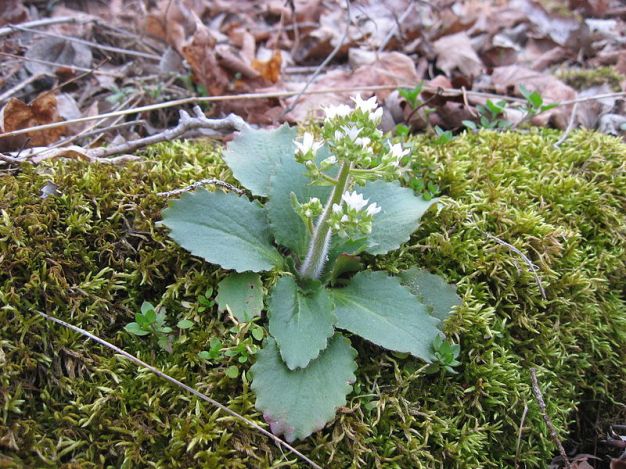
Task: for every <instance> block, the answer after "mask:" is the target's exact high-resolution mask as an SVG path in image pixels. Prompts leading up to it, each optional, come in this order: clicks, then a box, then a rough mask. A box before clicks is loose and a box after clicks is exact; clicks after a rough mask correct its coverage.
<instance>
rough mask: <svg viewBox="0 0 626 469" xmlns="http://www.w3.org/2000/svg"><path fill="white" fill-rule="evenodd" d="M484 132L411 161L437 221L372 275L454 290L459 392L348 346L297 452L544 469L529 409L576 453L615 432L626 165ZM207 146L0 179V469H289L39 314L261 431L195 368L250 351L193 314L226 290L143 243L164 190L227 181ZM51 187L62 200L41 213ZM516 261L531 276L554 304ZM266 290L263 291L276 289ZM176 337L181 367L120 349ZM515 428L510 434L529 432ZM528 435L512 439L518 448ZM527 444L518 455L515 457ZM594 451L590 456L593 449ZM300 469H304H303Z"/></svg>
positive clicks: (539, 427)
mask: <svg viewBox="0 0 626 469" xmlns="http://www.w3.org/2000/svg"><path fill="white" fill-rule="evenodd" d="M557 138H558V134H556V133H553V132H550V131H537V132H535V131H533V132H531V133H530V134H527V135H522V134H496V133H489V132H481V133H480V134H477V135H465V136H461V137H459V138H456V139H455V140H454V141H453V142H451V143H450V144H447V145H445V146H434V145H432V144H430V143H429V142H428V141H427V140H423V139H421V140H420V139H416V140H412V142H413V144H414V152H413V154H414V155H415V160H414V164H413V171H414V175H415V176H417V177H422V176H423V174H422V173H423V172H425V171H433V173H432V174H431V175H430V176H429V180H430V181H433V182H436V183H437V184H438V185H439V187H440V188H441V191H442V195H444V196H445V197H443V199H442V204H441V205H440V207H441V208H440V210H432V211H430V212H429V213H428V214H427V215H426V216H425V217H424V219H423V224H422V226H421V228H420V229H419V230H418V232H416V234H415V235H414V236H413V237H412V239H411V241H410V242H409V243H407V245H405V246H404V247H403V248H402V249H400V250H398V251H397V252H396V253H394V254H392V255H387V256H385V257H381V258H367V259H366V261H367V263H368V265H369V266H372V267H376V268H377V269H381V268H384V269H387V270H388V271H389V272H392V273H395V272H397V271H399V270H401V269H404V268H407V267H410V266H414V265H419V266H423V267H425V268H427V269H429V270H431V271H432V272H436V273H440V274H442V275H443V276H445V277H446V278H447V279H449V280H450V281H452V282H456V283H457V284H458V288H459V292H460V294H461V295H462V297H463V305H462V306H461V307H460V308H458V309H457V310H456V311H455V313H454V314H453V315H452V316H451V317H450V319H449V320H448V321H447V323H446V327H445V329H446V332H447V333H448V334H449V335H450V336H451V337H452V338H453V339H454V340H455V341H458V342H459V343H460V344H461V347H462V353H461V357H460V360H461V362H462V365H461V366H460V367H459V368H458V371H459V373H458V374H457V375H450V374H444V373H438V374H434V375H426V374H425V373H424V370H423V366H422V365H423V363H421V362H419V361H417V360H414V359H410V358H404V359H403V358H398V357H396V356H394V355H393V354H387V353H384V352H383V351H382V350H381V349H378V348H376V347H374V346H372V345H369V344H367V343H365V342H363V341H361V342H358V341H357V340H356V339H355V340H354V341H353V343H354V344H355V345H356V346H357V347H358V349H359V372H358V381H357V384H356V385H355V390H354V392H353V393H352V394H351V395H349V396H348V403H347V405H346V407H345V408H342V409H340V411H339V413H338V416H337V418H336V419H335V421H334V422H332V423H331V424H329V425H328V426H327V427H326V428H325V429H324V430H323V431H322V432H319V433H317V434H315V435H313V436H312V437H310V438H308V439H307V440H305V441H303V442H299V443H298V444H297V447H298V449H300V450H301V451H302V452H303V453H305V454H307V455H308V456H309V457H311V458H312V459H314V460H316V461H319V462H320V463H321V464H322V465H324V466H325V467H355V468H357V467H389V468H394V467H397V468H407V467H446V468H447V467H493V468H498V467H512V466H513V465H514V464H515V462H516V461H517V462H519V464H520V466H521V467H545V466H547V464H548V463H549V462H550V460H551V458H552V457H553V455H554V454H555V450H554V445H553V443H552V441H551V439H550V437H549V433H548V430H547V428H546V426H545V424H544V423H543V420H542V417H541V414H540V413H539V409H538V407H537V404H536V402H535V400H534V398H533V396H532V390H531V387H530V376H529V369H530V368H531V367H536V368H537V369H538V376H539V381H540V383H541V387H542V389H543V393H544V397H545V400H546V402H547V404H548V412H549V414H550V416H551V418H552V420H553V422H554V424H555V425H556V427H557V428H558V430H559V432H560V435H561V437H562V439H563V441H564V442H565V443H566V446H567V447H568V448H569V449H574V450H579V451H580V450H582V449H585V448H586V449H587V450H588V451H593V444H594V441H593V440H594V438H595V436H596V435H597V432H600V433H601V432H603V431H606V429H607V426H606V425H608V424H609V423H626V422H625V420H626V412H624V409H625V406H624V403H626V383H625V382H626V378H625V376H626V371H625V370H626V299H625V292H626V228H625V227H626V163H625V161H626V146H625V145H624V144H623V143H621V142H620V141H618V140H617V139H613V138H610V137H606V136H602V135H598V134H593V133H584V132H578V133H573V134H572V135H571V136H570V137H569V138H568V140H567V141H566V142H565V143H564V144H563V145H562V146H561V148H560V149H554V148H553V146H552V144H553V143H554V142H555V141H556V139H557ZM219 155H220V149H219V146H217V145H216V144H211V143H206V142H205V143H176V142H175V143H169V144H166V145H158V146H155V147H152V148H150V149H149V150H148V151H146V152H145V153H144V154H143V157H144V159H143V160H142V161H139V162H133V163H128V164H126V165H125V166H109V165H93V164H92V165H90V164H87V163H84V162H79V161H58V162H50V163H47V164H43V165H40V166H37V167H25V168H24V169H23V170H22V171H21V172H19V173H16V174H12V175H6V174H5V175H4V176H1V177H0V208H1V210H2V212H1V213H2V218H3V220H2V223H0V265H1V271H0V307H1V309H0V331H1V334H0V370H1V371H0V408H1V409H2V410H1V413H0V467H67V468H69V467H81V468H89V467H168V468H169V467H172V468H176V467H228V468H245V467H285V466H289V467H298V466H299V465H301V463H299V462H297V460H296V459H295V458H294V457H293V455H290V454H288V453H283V452H281V451H280V450H279V449H278V448H277V447H276V446H275V445H273V444H272V443H271V442H270V441H269V440H268V439H267V438H266V437H264V436H263V435H260V434H258V433H256V432H255V431H254V430H252V429H249V428H247V427H246V426H245V425H243V424H241V423H239V422H237V421H236V420H234V419H233V418H231V417H228V416H225V415H222V414H220V413H219V412H217V411H216V410H215V409H213V408H211V407H210V406H208V405H207V404H205V403H204V402H201V401H198V400H197V399H196V398H194V397H192V396H190V395H188V394H186V393H185V392H184V391H182V390H180V389H178V388H176V387H174V386H173V385H170V384H169V383H167V382H165V381H164V380H162V379H160V378H158V377H156V376H154V375H152V374H151V373H149V372H148V371H146V370H142V369H138V368H137V366H136V365H134V364H132V363H130V362H128V361H127V360H125V359H123V358H122V357H120V356H116V355H114V354H113V353H112V352H111V351H110V350H108V349H106V348H103V347H102V346H100V345H97V344H95V343H93V342H91V341H89V340H87V339H85V338H84V337H82V336H80V335H78V334H76V333H74V332H71V331H68V330H66V329H64V328H62V327H61V326H58V325H56V324H52V323H50V322H47V321H46V320H45V319H43V318H42V317H41V316H39V315H37V314H36V312H37V311H42V312H45V313H47V314H50V315H52V316H55V317H58V318H60V319H63V320H66V321H68V322H70V323H72V324H75V325H78V326H80V327H82V328H85V329H87V330H88V331H90V332H92V333H94V334H96V335H98V336H100V337H102V338H104V339H106V340H109V341H111V342H113V343H114V344H116V345H118V346H120V347H122V348H124V349H125V350H127V351H129V352H130V353H132V354H135V355H137V356H138V357H140V358H142V359H144V360H146V361H148V362H149V363H151V364H154V365H156V366H158V367H160V368H161V369H162V370H163V371H165V372H166V373H168V374H170V375H172V376H174V377H176V378H178V379H180V380H182V381H184V382H185V383H187V384H189V385H191V386H194V387H195V388H197V389H198V390H201V391H203V392H206V393H207V394H209V395H210V396H212V397H213V398H215V399H217V400H219V401H221V402H223V403H225V404H227V405H228V406H230V407H231V408H232V409H233V410H236V411H237V412H240V413H242V414H244V415H245V416H247V417H249V418H251V419H253V420H255V421H257V422H262V418H261V416H260V415H259V414H258V412H256V411H255V409H254V395H253V394H252V392H251V391H250V389H249V382H248V377H247V376H246V375H245V371H246V370H247V369H248V368H249V364H245V365H238V366H239V368H240V370H241V371H242V372H243V376H242V375H241V374H240V376H239V377H238V378H236V379H233V378H229V377H228V376H227V375H226V373H225V371H226V369H227V368H228V367H229V366H231V365H233V364H237V359H236V357H232V358H223V359H220V360H217V361H215V362H213V363H206V362H203V361H202V360H201V359H199V358H198V357H197V353H198V352H199V351H201V350H207V349H208V343H209V341H210V339H211V338H212V337H219V338H221V339H222V340H223V341H224V342H225V345H233V344H236V343H237V342H240V341H244V340H252V339H250V338H249V337H248V336H246V335H245V333H244V332H239V333H235V332H232V331H231V328H232V326H233V324H232V323H229V322H228V320H227V319H225V318H224V317H223V315H218V313H217V311H216V310H215V308H209V309H208V310H206V311H203V312H200V311H199V307H198V298H199V296H200V295H202V294H203V293H204V292H205V291H206V290H207V288H208V287H211V286H212V287H215V286H216V285H217V282H219V280H220V279H221V278H222V276H223V275H224V271H222V270H220V269H217V268H215V267H213V266H211V265H208V264H206V263H204V262H203V261H201V260H199V259H196V258H194V257H191V256H190V255H189V254H187V253H186V252H185V251H183V250H181V249H180V248H178V247H177V246H176V245H175V244H174V243H173V242H172V241H170V240H169V239H168V237H167V233H166V230H165V229H163V228H160V227H157V226H155V222H156V221H158V220H159V218H160V211H161V209H162V208H163V207H164V206H165V205H166V203H167V201H166V199H165V198H164V197H160V196H157V195H155V193H156V192H158V191H165V190H171V189H174V188H179V187H183V186H185V185H187V184H189V183H190V182H193V181H196V180H198V179H200V178H205V177H218V178H221V179H224V180H229V181H231V182H234V181H233V180H232V177H231V176H230V173H229V172H228V169H227V168H226V166H225V165H224V164H223V162H222V161H221V159H220V156H219ZM48 181H52V182H54V183H55V184H56V185H58V188H59V190H60V191H61V192H62V195H60V196H52V197H48V198H46V199H41V198H40V189H41V188H42V186H44V185H45V184H46V182H48ZM488 234H491V235H493V236H497V237H498V238H500V239H501V240H503V241H505V242H507V243H510V244H511V245H513V246H515V247H516V248H517V249H519V250H520V251H521V252H523V253H525V254H526V255H527V256H528V257H529V258H530V259H531V260H532V261H533V262H534V263H535V264H536V265H537V268H538V274H539V276H540V279H541V282H542V285H543V287H544V288H545V291H546V295H547V298H546V299H543V298H542V294H541V291H540V289H539V287H538V284H537V282H536V279H535V277H534V276H533V275H532V273H531V272H530V270H529V268H528V266H527V265H526V264H525V263H524V261H523V260H522V258H521V257H520V256H519V255H518V254H517V253H515V252H513V251H512V250H511V249H509V248H507V247H506V246H504V245H502V244H499V243H498V242H496V241H495V240H494V239H492V238H490V237H489V236H488ZM265 280H266V286H268V285H269V283H270V282H271V277H269V276H268V277H266V279H265ZM144 300H146V301H151V302H153V303H154V304H157V303H160V304H163V305H165V306H166V307H167V310H168V321H169V323H170V325H174V324H176V321H178V320H179V319H183V318H187V319H191V320H193V321H194V322H195V325H194V327H193V328H191V329H189V330H186V331H182V332H181V333H180V337H178V338H177V340H176V341H175V342H174V344H173V352H172V353H171V354H170V353H167V352H163V351H161V350H159V348H158V347H157V345H156V341H155V340H151V339H150V338H149V337H143V338H138V337H134V336H131V335H129V334H128V333H126V332H125V331H124V330H123V327H124V325H126V324H127V323H128V322H130V321H132V320H133V316H134V313H135V312H136V311H137V310H138V308H139V306H140V305H141V303H142V302H143V301H144ZM525 407H527V408H528V412H527V415H526V417H525V419H524V422H523V427H522V428H521V429H520V423H521V422H522V415H523V414H524V413H525V412H524V410H525ZM520 432H521V433H520ZM519 435H521V436H519ZM590 447H591V448H590ZM301 467H304V466H303V465H301Z"/></svg>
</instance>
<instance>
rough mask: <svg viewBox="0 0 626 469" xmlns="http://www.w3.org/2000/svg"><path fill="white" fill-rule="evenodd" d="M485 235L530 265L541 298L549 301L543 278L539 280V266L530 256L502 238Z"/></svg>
mask: <svg viewBox="0 0 626 469" xmlns="http://www.w3.org/2000/svg"><path fill="white" fill-rule="evenodd" d="M483 233H485V236H487V237H488V238H489V239H493V240H494V241H495V242H496V243H498V244H501V245H502V246H505V247H507V248H509V249H510V250H511V251H513V252H514V253H515V254H517V255H518V256H520V257H521V258H522V259H523V260H524V262H525V263H526V265H528V268H529V269H530V270H531V272H532V274H533V277H535V282H537V286H538V287H539V291H540V292H541V296H542V297H543V299H544V300H547V299H548V297H547V296H546V291H545V290H544V288H543V284H542V283H541V278H539V274H538V273H537V272H538V270H537V266H536V265H535V264H533V262H532V261H531V260H530V259H529V258H528V256H526V254H524V253H523V252H522V251H520V250H519V249H517V248H516V247H515V246H513V245H512V244H509V243H507V242H506V241H503V240H501V239H500V238H496V237H495V236H493V235H491V234H489V233H486V232H484V231H483Z"/></svg>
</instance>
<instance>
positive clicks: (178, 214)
mask: <svg viewBox="0 0 626 469" xmlns="http://www.w3.org/2000/svg"><path fill="white" fill-rule="evenodd" d="M161 223H162V224H163V225H165V226H167V227H168V228H169V229H170V236H171V237H172V239H174V241H176V242H177V243H178V244H179V245H180V246H182V247H183V248H185V249H187V250H188V251H189V252H191V253H192V254H193V255H195V256H199V257H202V258H203V259H204V260H206V261H208V262H210V263H212V264H219V265H221V266H222V267H224V268H226V269H233V270H236V271H237V272H244V271H248V270H251V271H253V272H261V271H266V270H271V269H272V268H273V267H276V266H281V265H282V263H283V258H282V256H281V255H280V253H279V252H278V251H277V250H276V248H275V247H274V246H273V245H272V237H271V233H270V229H269V226H268V224H267V219H266V216H265V210H264V209H263V207H261V206H260V205H259V204H258V203H257V202H250V201H249V200H248V199H246V198H245V197H240V196H237V195H235V194H231V193H227V194H225V193H223V192H220V191H218V192H207V191H206V190H200V191H195V192H188V193H186V194H184V195H183V196H182V197H181V198H180V199H178V200H174V201H172V202H170V206H169V207H168V208H166V209H165V210H164V211H163V221H162V222H161Z"/></svg>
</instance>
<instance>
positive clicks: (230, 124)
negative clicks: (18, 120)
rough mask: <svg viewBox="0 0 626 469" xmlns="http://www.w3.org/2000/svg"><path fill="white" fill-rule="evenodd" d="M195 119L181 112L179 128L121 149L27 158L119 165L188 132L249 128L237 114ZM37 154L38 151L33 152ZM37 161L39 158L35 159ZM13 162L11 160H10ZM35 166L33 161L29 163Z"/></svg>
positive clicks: (49, 152) (59, 151)
mask: <svg viewBox="0 0 626 469" xmlns="http://www.w3.org/2000/svg"><path fill="white" fill-rule="evenodd" d="M194 114H195V117H191V116H190V115H189V114H188V113H187V112H186V111H183V110H181V111H180V120H179V122H178V125H177V126H176V127H173V128H171V129H166V130H164V131H163V132H159V133H157V134H154V135H151V136H149V137H145V138H140V139H137V140H131V141H129V142H124V143H121V144H119V145H113V146H110V147H98V148H81V147H78V146H70V147H63V148H54V147H53V148H46V149H44V150H43V151H38V150H37V152H36V153H33V154H30V155H29V156H28V157H27V158H29V159H31V160H33V159H36V162H37V163H39V162H40V161H44V160H47V159H51V158H59V157H69V156H68V155H71V156H72V157H75V158H76V157H77V158H83V159H86V160H89V161H93V162H96V163H119V162H125V161H129V159H130V160H133V159H137V158H135V157H131V158H129V157H128V154H129V153H132V152H134V151H135V150H137V149H139V148H142V147H145V146H148V145H153V144H155V143H159V142H164V141H168V140H174V139H176V138H178V137H180V136H181V135H183V134H185V133H187V132H189V131H190V130H198V131H200V132H201V134H202V135H204V136H215V135H216V132H232V131H233V130H241V129H243V128H245V127H247V126H248V124H246V122H245V121H244V120H243V119H242V118H241V117H239V116H237V115H235V114H230V115H228V116H227V117H224V118H223V119H207V118H206V116H205V115H204V114H203V113H202V110H201V109H200V108H199V107H198V106H196V107H194ZM31 150H33V151H35V149H31ZM118 154H121V155H122V156H120V157H117V158H110V157H111V156H113V155H118ZM35 157H36V158H35ZM9 158H11V157H9ZM7 162H9V163H18V162H19V163H24V162H25V160H24V159H19V160H18V159H17V158H11V160H10V161H7ZM29 162H33V161H29Z"/></svg>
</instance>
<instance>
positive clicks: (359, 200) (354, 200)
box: [341, 191, 368, 212]
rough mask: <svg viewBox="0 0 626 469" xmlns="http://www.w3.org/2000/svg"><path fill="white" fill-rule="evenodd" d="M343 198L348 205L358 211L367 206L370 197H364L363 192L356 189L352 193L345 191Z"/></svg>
mask: <svg viewBox="0 0 626 469" xmlns="http://www.w3.org/2000/svg"><path fill="white" fill-rule="evenodd" d="M341 198H342V199H343V201H344V202H345V203H346V205H348V207H350V208H352V209H354V210H356V211H357V212H358V211H359V210H361V209H362V208H363V207H365V206H366V205H367V202H368V199H364V198H363V196H362V195H361V194H359V193H357V191H354V192H352V193H350V192H347V191H346V192H344V193H343V195H342V196H341Z"/></svg>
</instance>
